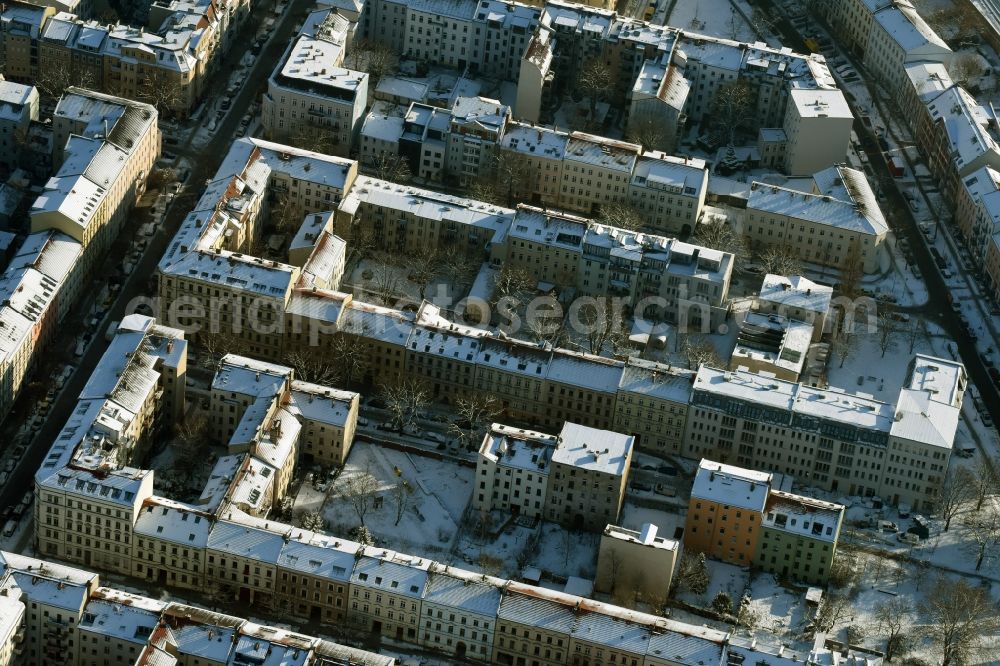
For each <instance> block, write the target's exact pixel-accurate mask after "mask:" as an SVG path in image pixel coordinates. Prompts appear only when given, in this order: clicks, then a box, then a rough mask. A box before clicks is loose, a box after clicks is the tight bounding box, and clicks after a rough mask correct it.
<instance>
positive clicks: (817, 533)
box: [754, 489, 844, 585]
mask: <svg viewBox="0 0 1000 666" xmlns="http://www.w3.org/2000/svg"><path fill="white" fill-rule="evenodd" d="M843 521H844V507H843V505H840V504H835V503H833V502H823V501H820V500H816V499H812V498H810V497H802V496H801V495H793V494H792V493H787V492H784V491H781V490H774V489H771V493H770V495H768V498H767V504H766V505H765V507H764V514H763V516H762V519H761V523H760V537H759V539H758V540H757V548H758V550H757V552H756V553H755V554H754V564H755V565H756V566H758V567H759V568H761V569H763V570H764V571H767V572H769V573H773V574H775V575H776V576H780V577H781V578H793V579H795V580H802V581H806V582H807V583H814V584H820V585H822V584H825V583H826V582H827V579H828V578H829V575H830V568H831V567H832V566H833V559H834V557H835V556H836V553H837V540H838V539H839V537H840V527H841V525H842V524H843Z"/></svg>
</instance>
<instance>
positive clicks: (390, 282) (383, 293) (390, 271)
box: [368, 257, 400, 307]
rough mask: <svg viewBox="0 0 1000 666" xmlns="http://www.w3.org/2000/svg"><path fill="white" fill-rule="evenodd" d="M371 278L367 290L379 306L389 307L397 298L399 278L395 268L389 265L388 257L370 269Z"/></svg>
mask: <svg viewBox="0 0 1000 666" xmlns="http://www.w3.org/2000/svg"><path fill="white" fill-rule="evenodd" d="M371 270H372V278H371V280H370V281H369V283H368V284H369V288H370V289H371V291H372V294H373V295H374V296H375V298H376V299H377V300H378V301H379V303H380V304H381V305H384V306H386V307H389V306H391V305H392V304H393V303H395V302H396V299H397V298H398V296H399V291H400V289H399V287H400V283H399V276H398V275H397V273H396V267H395V266H392V265H391V264H390V263H389V260H388V257H385V258H383V259H381V260H380V261H378V262H377V263H376V264H375V266H373V267H372V269H371Z"/></svg>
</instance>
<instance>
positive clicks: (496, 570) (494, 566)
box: [479, 552, 503, 576]
mask: <svg viewBox="0 0 1000 666" xmlns="http://www.w3.org/2000/svg"><path fill="white" fill-rule="evenodd" d="M479 570H480V571H482V572H483V573H484V574H486V575H487V576H496V575H499V574H500V572H502V571H503V560H501V559H500V558H499V557H497V556H496V555H490V554H489V553H487V552H482V553H480V554H479Z"/></svg>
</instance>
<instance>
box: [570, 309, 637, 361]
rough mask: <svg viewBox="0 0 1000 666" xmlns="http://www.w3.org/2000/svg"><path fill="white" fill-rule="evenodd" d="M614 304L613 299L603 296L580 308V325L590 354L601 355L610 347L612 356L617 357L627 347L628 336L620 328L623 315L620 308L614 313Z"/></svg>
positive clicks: (625, 331)
mask: <svg viewBox="0 0 1000 666" xmlns="http://www.w3.org/2000/svg"><path fill="white" fill-rule="evenodd" d="M614 304H615V300H614V299H612V298H610V297H607V296H605V297H602V298H598V299H596V302H594V303H585V304H583V305H582V306H580V314H579V316H580V323H581V324H582V325H583V327H584V330H586V332H587V344H588V346H589V348H590V353H591V354H603V353H604V351H605V348H606V347H610V348H611V349H610V351H611V353H612V355H617V354H619V353H620V352H621V351H622V350H623V349H625V348H626V347H627V346H628V342H629V334H628V331H627V330H625V329H624V328H623V326H622V323H623V322H624V321H625V315H624V313H623V312H622V311H621V309H620V308H619V309H618V310H617V311H614V310H615V307H614Z"/></svg>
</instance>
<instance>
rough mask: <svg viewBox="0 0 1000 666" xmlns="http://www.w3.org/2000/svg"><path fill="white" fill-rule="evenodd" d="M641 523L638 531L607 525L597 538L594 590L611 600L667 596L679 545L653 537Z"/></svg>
mask: <svg viewBox="0 0 1000 666" xmlns="http://www.w3.org/2000/svg"><path fill="white" fill-rule="evenodd" d="M657 531H658V528H657V526H656V525H653V524H652V523H645V524H644V525H643V526H642V529H641V530H639V531H635V530H629V529H625V528H624V527H619V526H617V525H608V526H607V527H605V528H604V532H603V533H602V534H601V545H600V549H599V550H598V554H597V577H596V578H595V580H594V589H595V590H597V591H598V592H603V593H604V594H610V595H611V598H612V599H614V600H616V601H617V600H619V599H624V600H628V601H633V600H634V599H647V600H651V601H652V600H658V599H667V598H668V597H669V596H670V584H671V582H672V581H673V575H674V568H675V567H676V566H677V559H678V557H679V556H680V554H679V551H680V543H678V542H677V541H674V540H673V539H667V538H664V537H662V536H657Z"/></svg>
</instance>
